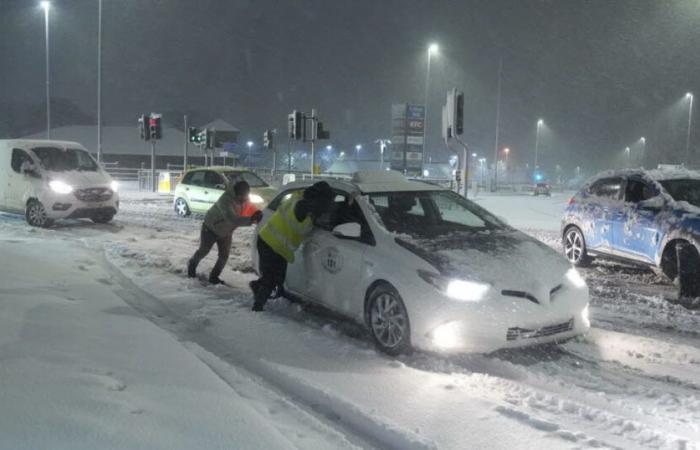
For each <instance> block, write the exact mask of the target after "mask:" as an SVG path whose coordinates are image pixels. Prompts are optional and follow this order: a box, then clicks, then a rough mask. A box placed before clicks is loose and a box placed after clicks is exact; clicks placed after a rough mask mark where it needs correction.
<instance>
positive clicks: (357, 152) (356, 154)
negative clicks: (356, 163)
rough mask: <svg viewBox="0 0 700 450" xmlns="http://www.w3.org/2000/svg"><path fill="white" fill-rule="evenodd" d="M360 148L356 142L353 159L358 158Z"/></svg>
mask: <svg viewBox="0 0 700 450" xmlns="http://www.w3.org/2000/svg"><path fill="white" fill-rule="evenodd" d="M360 150H362V145H360V144H357V145H356V146H355V159H360Z"/></svg>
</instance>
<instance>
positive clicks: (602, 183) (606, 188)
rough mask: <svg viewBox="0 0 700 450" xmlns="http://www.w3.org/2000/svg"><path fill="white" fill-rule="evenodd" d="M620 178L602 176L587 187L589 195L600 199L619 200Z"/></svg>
mask: <svg viewBox="0 0 700 450" xmlns="http://www.w3.org/2000/svg"><path fill="white" fill-rule="evenodd" d="M621 191H622V178H621V177H613V178H603V179H600V180H598V181H596V182H595V183H593V184H592V185H591V187H590V189H589V192H590V194H591V195H593V196H595V197H598V198H600V199H607V200H620V193H621Z"/></svg>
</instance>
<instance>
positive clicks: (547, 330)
mask: <svg viewBox="0 0 700 450" xmlns="http://www.w3.org/2000/svg"><path fill="white" fill-rule="evenodd" d="M573 329H574V319H573V318H572V319H569V320H568V321H567V322H562V323H558V324H556V325H548V326H546V327H542V328H538V329H536V330H530V329H527V328H520V327H513V328H508V333H507V334H506V340H508V341H515V340H518V339H535V338H539V337H545V336H552V335H555V334H559V333H565V332H567V331H571V330H573Z"/></svg>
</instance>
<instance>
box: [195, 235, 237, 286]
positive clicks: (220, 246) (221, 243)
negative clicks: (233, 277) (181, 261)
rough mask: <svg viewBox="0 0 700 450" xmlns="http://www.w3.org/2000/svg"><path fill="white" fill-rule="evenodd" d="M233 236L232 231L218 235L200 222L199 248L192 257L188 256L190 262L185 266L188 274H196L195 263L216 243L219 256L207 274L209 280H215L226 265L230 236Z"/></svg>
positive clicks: (229, 249)
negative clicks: (223, 235)
mask: <svg viewBox="0 0 700 450" xmlns="http://www.w3.org/2000/svg"><path fill="white" fill-rule="evenodd" d="M232 236H233V233H229V234H228V235H227V236H225V237H219V236H217V235H216V233H214V232H213V231H211V230H210V229H209V228H207V226H206V225H204V224H202V232H201V234H200V240H199V248H198V249H197V251H196V252H195V253H194V255H192V258H190V262H189V264H188V266H187V272H188V275H189V276H192V277H194V276H196V271H197V265H198V264H199V262H200V261H201V260H202V259H203V258H204V257H205V256H207V255H208V254H209V252H210V251H211V248H212V247H213V246H214V244H216V248H217V250H218V252H219V257H218V258H217V259H216V264H215V265H214V268H213V269H211V273H210V274H209V279H210V280H215V279H217V278H219V275H221V272H222V271H223V270H224V267H225V266H226V262H227V261H228V256H229V254H230V253H231V237H232Z"/></svg>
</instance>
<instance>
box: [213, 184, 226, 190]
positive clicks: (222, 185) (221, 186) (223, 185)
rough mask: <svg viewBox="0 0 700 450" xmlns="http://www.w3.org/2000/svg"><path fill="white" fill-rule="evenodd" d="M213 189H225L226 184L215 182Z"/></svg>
mask: <svg viewBox="0 0 700 450" xmlns="http://www.w3.org/2000/svg"><path fill="white" fill-rule="evenodd" d="M214 189H218V190H220V191H225V190H226V185H225V184H215V185H214Z"/></svg>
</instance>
